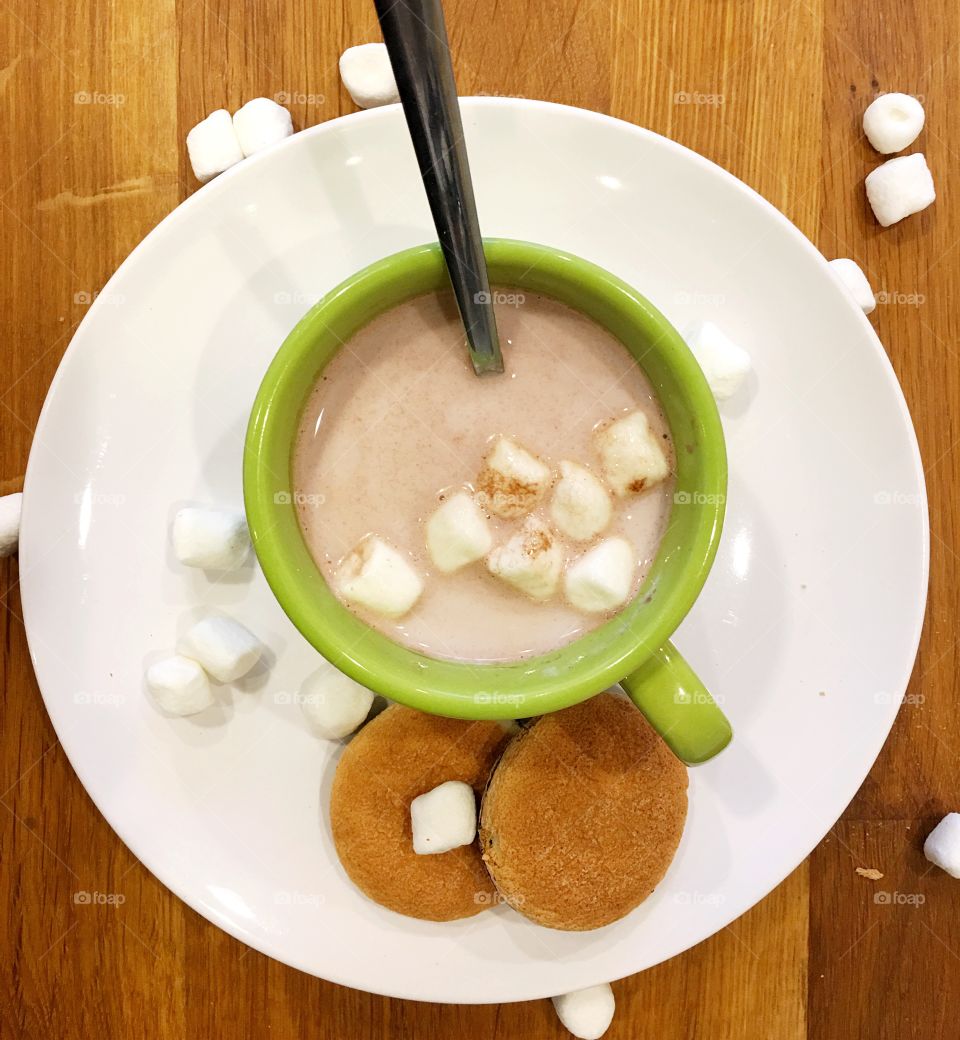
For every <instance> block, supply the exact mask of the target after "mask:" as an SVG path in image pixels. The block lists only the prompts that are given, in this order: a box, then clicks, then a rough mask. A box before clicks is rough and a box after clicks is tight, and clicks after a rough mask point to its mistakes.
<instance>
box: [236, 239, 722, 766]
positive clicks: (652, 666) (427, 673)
mask: <svg viewBox="0 0 960 1040" xmlns="http://www.w3.org/2000/svg"><path fill="white" fill-rule="evenodd" d="M485 249H486V254H487V263H488V265H489V269H490V280H491V282H492V283H493V284H495V285H498V286H509V287H510V288H514V287H515V288H518V289H521V290H527V291H528V292H534V293H543V294H545V295H547V296H552V297H554V298H556V299H558V300H560V301H562V302H563V303H566V304H567V305H568V306H571V307H573V308H575V309H576V310H578V311H581V312H582V313H583V314H585V315H587V316H588V317H590V318H592V319H593V320H594V321H596V322H597V323H599V324H600V325H602V326H604V327H605V328H606V329H608V330H609V331H610V332H611V333H613V335H614V336H616V337H617V338H618V339H619V340H620V341H621V342H622V343H623V344H624V346H625V347H626V348H627V350H629V351H630V353H631V354H633V355H634V357H635V358H636V359H637V361H638V362H639V363H640V364H641V365H642V367H643V369H644V371H645V372H646V374H647V376H648V378H649V379H650V381H651V383H652V384H653V386H654V388H655V389H656V392H657V394H658V396H659V398H660V402H661V404H662V406H663V409H664V411H665V413H666V416H667V420H668V422H669V424H670V430H671V433H672V437H673V443H674V448H675V454H676V459H677V473H676V491H675V496H674V505H673V508H672V510H671V514H670V521H669V525H668V528H667V531H666V534H665V535H664V537H663V541H662V542H661V544H660V549H659V552H658V554H657V557H656V559H655V560H654V563H653V565H652V567H651V569H650V572H649V574H648V576H647V578H646V581H645V582H644V584H643V586H642V588H641V589H640V591H639V593H638V594H637V596H636V597H635V598H634V599H633V600H632V601H631V602H630V603H629V604H627V606H626V607H625V608H624V609H623V610H622V611H621V612H620V613H619V614H618V615H617V616H616V617H614V618H612V619H611V620H609V621H607V622H605V623H604V624H603V625H601V626H599V627H598V628H596V629H594V630H593V631H591V632H589V633H587V634H586V635H584V636H581V637H580V638H579V639H577V640H575V641H574V642H573V643H571V644H569V645H567V646H564V647H561V648H560V649H558V650H554V651H551V652H550V653H547V654H543V655H541V656H538V657H533V658H526V659H524V660H520V661H514V662H508V663H497V664H477V663H472V662H456V661H448V660H438V659H435V658H431V657H426V656H424V655H422V654H418V653H416V652H414V651H412V650H408V649H406V648H405V647H402V646H400V645H398V644H397V643H394V642H392V641H391V640H389V639H387V638H386V636H384V635H382V634H381V633H379V632H377V631H375V630H374V629H372V628H370V627H369V626H368V625H366V624H365V623H364V622H363V621H361V620H360V619H359V618H358V617H356V616H355V615H354V614H352V613H351V612H350V611H349V610H348V609H347V608H346V607H344V606H343V604H342V603H341V602H340V601H339V600H338V599H337V597H336V596H335V595H334V593H333V592H332V590H331V589H330V587H329V586H328V585H327V583H326V581H325V580H324V578H323V577H322V575H321V573H320V571H319V569H318V568H317V566H316V564H315V563H314V562H313V559H312V558H311V556H310V553H309V552H308V550H307V546H306V544H305V542H304V540H303V537H302V535H301V532H300V526H299V524H298V521H297V511H296V505H295V503H294V501H293V494H292V491H293V489H292V486H291V455H292V449H293V445H294V441H295V437H296V434H297V429H298V425H299V419H300V414H301V411H302V409H303V406H304V404H305V403H306V399H307V397H308V395H309V393H310V391H311V389H312V387H313V386H314V384H315V382H316V380H317V379H318V377H319V374H320V372H321V371H322V369H323V367H324V366H325V365H326V364H327V362H328V361H329V360H330V359H331V358H332V357H333V355H334V354H335V353H336V351H337V350H338V349H339V348H340V346H341V345H342V344H343V343H344V342H346V341H347V340H349V339H350V337H351V336H353V335H354V333H356V332H357V331H358V330H359V329H360V328H361V327H362V326H364V325H365V324H367V323H368V322H369V321H371V320H372V319H373V318H375V317H376V316H377V315H378V314H381V313H382V312H384V311H386V310H387V309H389V308H390V307H393V306H395V305H397V304H399V303H402V302H403V301H404V300H408V299H410V298H411V297H414V296H417V295H419V294H421V293H425V292H429V291H431V290H436V289H441V288H444V287H445V286H447V284H448V282H447V274H446V268H445V267H444V262H443V258H442V255H441V253H440V249H439V246H436V245H431V246H419V247H416V248H414V249H408V250H406V251H405V252H402V253H397V254H395V255H393V256H389V257H386V258H385V259H383V260H380V261H378V262H377V263H374V264H371V265H370V266H369V267H367V268H364V270H362V271H360V272H358V273H357V274H355V275H353V276H352V277H351V278H348V279H347V280H346V281H345V282H343V283H342V284H340V285H339V286H337V288H335V289H333V290H332V291H331V292H330V293H328V294H327V295H326V296H325V297H324V298H323V299H322V300H320V302H319V303H317V304H316V305H315V306H314V307H313V308H312V309H311V310H310V311H309V312H308V313H307V314H306V316H305V317H304V318H303V319H302V320H301V321H300V323H299V324H298V325H297V326H296V328H295V329H294V330H293V331H292V332H291V333H290V335H289V336H288V337H287V338H286V340H285V341H284V343H283V345H282V346H281V347H280V350H279V351H278V353H277V356H276V357H275V358H274V360H273V362H272V364H271V365H270V368H269V369H268V370H267V374H266V375H265V376H264V379H263V383H262V384H261V386H260V390H259V392H258V394H257V398H256V401H255V402H254V406H253V412H252V415H251V418H250V425H249V428H248V430H247V438H246V444H245V447H244V461H243V485H244V499H245V503H246V511H247V519H248V521H249V524H250V532H251V535H252V537H253V544H254V547H255V549H256V553H257V556H258V558H259V560H260V564H261V566H262V567H263V573H264V575H265V576H266V578H267V581H268V582H269V584H270V587H271V588H272V590H273V592H274V594H275V595H276V597H277V599H278V601H279V602H280V605H281V607H282V608H283V609H284V611H285V612H286V614H287V615H288V616H289V618H290V619H291V621H293V623H294V624H295V625H296V626H297V628H298V629H299V630H300V631H301V632H302V633H303V635H304V636H305V637H306V638H307V640H308V641H309V642H310V643H311V644H312V645H313V646H314V647H316V649H317V650H319V651H320V653H321V654H323V656H324V657H325V658H327V660H329V661H330V662H331V663H332V664H334V665H335V666H336V667H337V668H339V669H340V670H341V671H343V672H346V673H347V675H349V676H351V677H352V678H353V679H355V680H356V681H357V682H359V683H362V684H363V685H364V686H367V687H368V688H370V689H371V690H375V691H376V692H377V693H380V694H383V695H384V696H385V697H389V698H391V699H392V700H396V701H399V702H401V703H403V704H407V705H409V706H410V707H413V708H418V709H420V710H421V711H427V712H432V713H434V714H438V715H448V716H452V717H455V718H463V719H506V718H527V717H530V716H534V715H542V714H544V713H545V712H549V711H556V710H557V709H558V708H564V707H567V706H568V705H571V704H575V703H577V702H578V701H582V700H585V699H586V698H587V697H591V696H593V695H594V694H596V693H598V692H600V691H601V690H604V689H606V688H608V687H610V686H612V685H613V684H615V683H617V682H619V683H621V685H622V686H623V687H624V689H625V690H626V691H627V693H628V694H629V696H630V697H631V698H632V699H633V701H634V702H635V703H636V704H637V706H638V707H639V708H640V710H641V711H643V712H644V714H645V715H646V716H647V718H648V719H649V720H650V722H651V723H652V724H653V726H654V727H655V728H656V729H657V730H658V731H659V732H660V733H661V734H662V736H663V737H664V739H665V740H666V741H667V743H668V744H669V745H670V747H671V748H673V750H674V751H675V753H676V754H677V755H678V756H679V757H680V758H681V759H683V760H684V761H685V762H688V763H695V762H703V761H705V760H706V759H708V758H711V757H712V756H713V755H715V754H716V753H717V752H718V751H720V750H721V749H722V748H724V747H725V746H726V744H727V743H728V742H729V740H730V736H731V730H730V726H729V723H728V722H727V720H726V718H725V717H724V715H723V713H722V712H721V711H720V709H719V708H718V707H717V706H716V704H715V703H714V702H713V700H712V698H711V697H710V695H709V693H708V692H707V691H706V689H704V687H703V685H702V684H701V683H700V681H699V680H698V679H697V677H696V676H695V674H694V673H693V671H692V670H691V669H690V667H689V666H688V665H687V664H686V662H685V661H684V660H683V658H682V657H680V655H679V654H678V653H677V651H676V650H675V649H674V647H673V646H672V645H671V644H670V643H669V642H668V639H669V637H670V636H671V634H672V633H673V631H674V629H676V627H677V626H678V625H679V624H680V622H681V620H682V619H683V617H684V615H686V613H687V611H688V610H689V609H690V607H691V606H692V605H693V603H694V601H695V600H696V598H697V595H698V594H699V592H700V589H701V588H702V586H703V583H704V581H705V580H706V577H707V573H708V571H709V570H710V565H711V564H712V563H713V558H714V556H715V554H716V550H717V543H718V541H719V539H720V530H721V526H722V523H723V513H724V503H725V495H726V486H727V465H726V452H725V448H724V442H723V431H722V429H721V426H720V418H719V416H718V414H717V408H716V404H715V402H714V399H713V395H712V394H711V392H710V389H709V387H708V386H707V383H706V381H705V379H704V377H703V373H702V372H701V371H700V367H699V365H698V364H697V362H696V360H695V358H694V357H693V355H692V354H691V353H690V351H689V349H688V348H687V346H686V344H685V343H684V341H683V340H682V339H681V337H680V336H679V334H678V333H677V332H676V330H675V329H674V328H673V327H672V326H671V325H670V323H669V322H668V321H667V320H666V318H665V317H664V316H663V315H662V314H660V312H659V311H657V310H656V309H655V308H654V307H653V306H652V305H651V304H650V303H649V302H648V301H647V300H646V299H644V298H643V297H642V296H641V295H640V294H639V293H637V292H636V291H635V290H634V289H632V288H631V287H630V286H629V285H627V284H626V283H624V282H622V281H620V280H619V279H618V278H615V277H614V276H613V275H611V274H609V273H608V272H607V271H604V270H603V269H602V268H599V267H597V266H595V265H594V264H591V263H588V262H587V261H585V260H582V259H580V258H578V257H575V256H571V255H570V254H568V253H563V252H559V251H558V250H555V249H549V248H547V247H545V246H539V245H533V244H531V243H529V242H515V241H511V240H506V239H491V240H487V242H486V243H485ZM487 378H496V377H495V376H493V377H487Z"/></svg>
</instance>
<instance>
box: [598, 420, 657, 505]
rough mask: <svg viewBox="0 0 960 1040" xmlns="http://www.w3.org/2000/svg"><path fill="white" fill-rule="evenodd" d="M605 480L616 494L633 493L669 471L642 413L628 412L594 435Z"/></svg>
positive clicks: (654, 482) (652, 483)
mask: <svg viewBox="0 0 960 1040" xmlns="http://www.w3.org/2000/svg"><path fill="white" fill-rule="evenodd" d="M595 439H596V445H597V450H598V451H599V452H600V459H601V461H602V462H603V472H604V475H605V476H606V478H607V483H608V484H609V485H610V486H611V487H612V488H613V490H614V492H615V493H616V494H618V495H621V496H622V495H631V494H633V495H636V494H639V493H640V492H641V491H646V489H647V488H650V487H653V485H654V484H659V483H660V481H662V480H665V479H666V477H667V476H668V475H669V473H670V466H669V464H668V462H667V457H666V455H664V453H663V447H662V446H661V443H660V440H659V439H658V438H657V436H656V435H655V434H654V433H653V431H652V430H651V429H650V422H649V420H648V419H647V417H646V415H644V414H643V412H631V413H630V415H627V416H624V418H622V419H617V420H616V421H615V422H612V423H610V425H608V426H604V427H602V428H601V429H599V430H598V431H597V433H596V434H595Z"/></svg>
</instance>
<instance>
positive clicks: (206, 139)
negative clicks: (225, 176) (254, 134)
mask: <svg viewBox="0 0 960 1040" xmlns="http://www.w3.org/2000/svg"><path fill="white" fill-rule="evenodd" d="M187 154H188V155H189V156H190V165H191V166H192V167H193V173H194V176H195V177H196V178H197V180H198V181H204V182H206V181H208V180H210V179H211V178H212V177H216V175H217V174H218V173H223V171H224V170H228V169H229V168H230V167H231V166H235V165H236V164H237V163H238V162H240V160H241V159H243V149H242V148H241V147H240V141H239V140H238V138H237V132H236V130H234V128H233V120H232V119H231V118H230V113H229V112H228V111H227V110H226V109H225V108H218V109H217V110H216V112H211V113H210V115H208V116H207V118H206V119H203V120H201V121H200V122H199V123H197V125H196V126H195V127H194V128H193V129H192V130H191V131H190V133H188V134H187Z"/></svg>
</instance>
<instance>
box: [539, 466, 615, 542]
mask: <svg viewBox="0 0 960 1040" xmlns="http://www.w3.org/2000/svg"><path fill="white" fill-rule="evenodd" d="M612 511H613V506H612V504H611V502H610V496H609V495H608V494H607V489H606V488H605V487H604V486H603V484H601V483H600V481H599V480H597V478H596V477H595V476H594V475H593V474H592V473H591V472H590V470H588V469H587V468H586V467H585V466H580V465H578V464H577V463H576V462H561V463H560V481H559V483H558V484H557V486H556V487H555V488H554V490H553V498H552V499H551V500H550V519H551V520H553V522H554V525H555V526H556V528H557V530H558V531H559V532H560V533H561V534H565V535H566V536H567V537H568V538H572V539H573V540H574V541H575V542H588V541H590V539H591V538H594V537H596V535H598V534H599V533H600V532H601V531H602V530H603V529H604V528H605V527H606V526H607V524H609V523H610V514H611V512H612Z"/></svg>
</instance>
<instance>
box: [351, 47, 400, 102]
mask: <svg viewBox="0 0 960 1040" xmlns="http://www.w3.org/2000/svg"><path fill="white" fill-rule="evenodd" d="M340 78H341V79H342V80H343V85H344V86H345V87H346V88H347V93H349V95H350V97H352V98H353V103H354V104H355V105H358V106H359V107H360V108H378V107H379V106H380V105H392V104H393V103H394V102H396V101H399V100H400V93H399V91H398V90H397V81H396V79H394V76H393V66H392V65H391V64H390V55H389V54H388V53H387V47H386V44H383V43H361V44H360V45H359V46H357V47H348V48H347V49H346V50H345V51H344V52H343V54H341V55H340Z"/></svg>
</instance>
